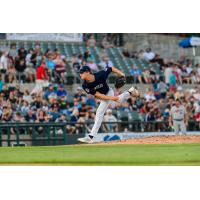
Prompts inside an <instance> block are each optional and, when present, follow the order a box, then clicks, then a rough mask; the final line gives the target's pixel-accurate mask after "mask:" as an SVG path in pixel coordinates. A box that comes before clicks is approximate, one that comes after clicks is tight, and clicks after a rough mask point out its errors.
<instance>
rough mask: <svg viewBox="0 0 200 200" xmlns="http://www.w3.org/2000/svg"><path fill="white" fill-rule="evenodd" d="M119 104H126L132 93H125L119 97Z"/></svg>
mask: <svg viewBox="0 0 200 200" xmlns="http://www.w3.org/2000/svg"><path fill="white" fill-rule="evenodd" d="M118 97H119V103H122V102H124V101H125V100H126V99H127V98H128V97H130V93H129V92H127V91H126V92H123V93H122V94H120V95H119V96H118Z"/></svg>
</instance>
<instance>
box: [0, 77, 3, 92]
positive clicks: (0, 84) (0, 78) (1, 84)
mask: <svg viewBox="0 0 200 200" xmlns="http://www.w3.org/2000/svg"><path fill="white" fill-rule="evenodd" d="M3 86H4V82H3V80H2V76H1V74H0V92H1V91H2V89H3Z"/></svg>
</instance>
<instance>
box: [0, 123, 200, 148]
mask: <svg viewBox="0 0 200 200" xmlns="http://www.w3.org/2000/svg"><path fill="white" fill-rule="evenodd" d="M92 126H93V122H88V123H72V122H68V123H55V122H51V123H29V122H26V123H0V146H13V145H16V146H21V145H23V144H24V145H29V146H38V145H64V144H75V143H77V138H78V137H82V136H84V135H85V134H86V133H89V132H90V130H91V128H92ZM187 129H188V131H199V130H200V122H195V121H190V122H189V124H188V127H187ZM124 131H126V132H127V131H130V132H137V133H140V132H168V131H173V130H172V128H171V127H169V124H168V122H167V121H162V122H144V121H118V122H109V123H108V122H103V123H102V126H101V127H100V130H99V132H100V133H112V132H113V133H114V132H124Z"/></svg>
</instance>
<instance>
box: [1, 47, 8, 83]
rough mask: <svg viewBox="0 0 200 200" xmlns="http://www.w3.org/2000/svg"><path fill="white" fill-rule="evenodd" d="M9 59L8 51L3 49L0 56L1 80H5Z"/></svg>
mask: <svg viewBox="0 0 200 200" xmlns="http://www.w3.org/2000/svg"><path fill="white" fill-rule="evenodd" d="M8 65H9V59H8V52H7V51H3V53H2V55H1V58H0V72H1V74H2V80H3V81H5V74H6V71H7V69H8Z"/></svg>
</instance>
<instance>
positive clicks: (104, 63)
mask: <svg viewBox="0 0 200 200" xmlns="http://www.w3.org/2000/svg"><path fill="white" fill-rule="evenodd" d="M99 66H100V67H101V68H102V69H103V70H106V68H108V67H114V66H113V63H112V61H111V60H109V57H108V56H104V57H103V61H101V62H100V63H99Z"/></svg>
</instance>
